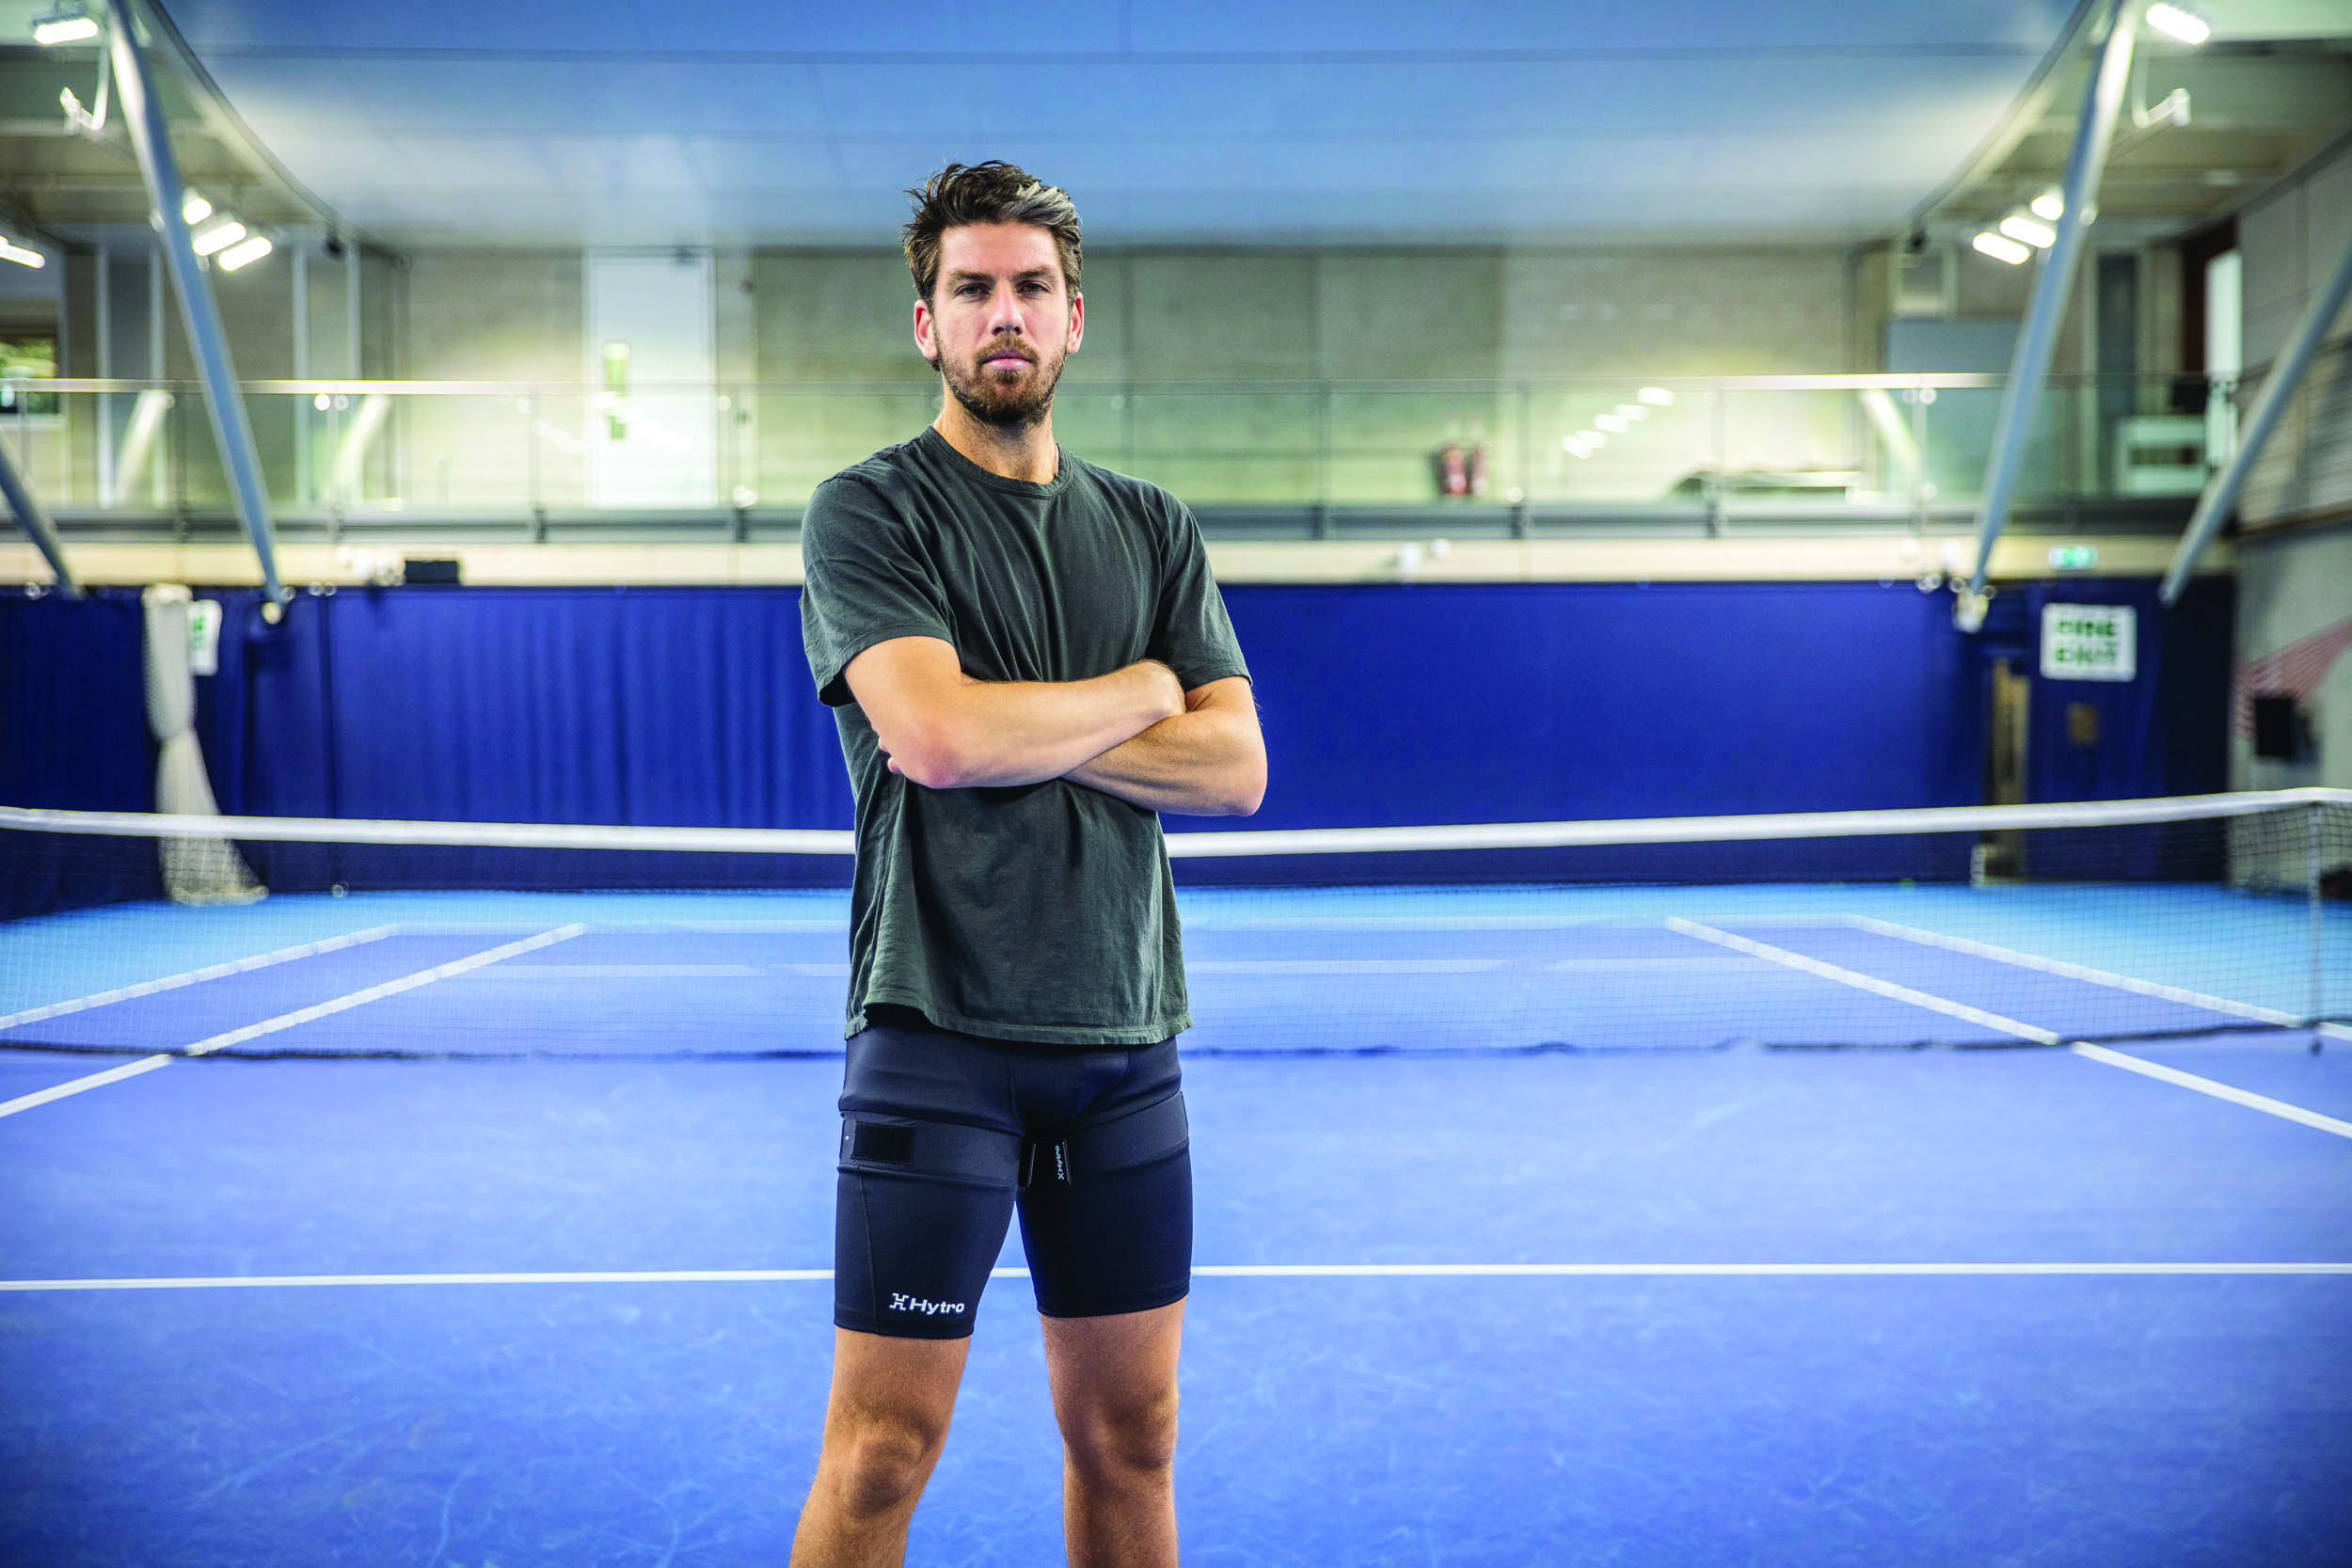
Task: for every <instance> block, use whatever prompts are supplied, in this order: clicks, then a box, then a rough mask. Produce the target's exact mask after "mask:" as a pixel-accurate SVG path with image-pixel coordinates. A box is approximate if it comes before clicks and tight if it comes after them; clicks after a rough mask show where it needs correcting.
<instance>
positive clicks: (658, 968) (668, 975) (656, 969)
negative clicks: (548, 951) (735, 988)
mask: <svg viewBox="0 0 2352 1568" xmlns="http://www.w3.org/2000/svg"><path fill="white" fill-rule="evenodd" d="M841 967H842V969H843V971H844V972H845V973H846V972H847V971H848V969H849V965H847V964H844V965H842V966H841ZM766 973H767V971H766V969H764V968H763V967H762V966H760V965H758V964H596V963H586V964H567V963H551V964H501V965H500V966H499V968H498V970H497V972H496V973H495V974H486V975H485V976H484V978H485V979H492V980H504V979H510V978H512V977H514V976H516V975H518V974H519V975H521V976H522V977H524V978H525V979H531V980H548V979H553V980H750V979H756V978H758V977H759V976H760V975H761V974H766Z"/></svg>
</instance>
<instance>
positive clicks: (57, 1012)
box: [0, 926, 400, 1049]
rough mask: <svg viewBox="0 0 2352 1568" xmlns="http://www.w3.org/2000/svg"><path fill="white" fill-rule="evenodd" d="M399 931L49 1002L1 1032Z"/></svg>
mask: <svg viewBox="0 0 2352 1568" xmlns="http://www.w3.org/2000/svg"><path fill="white" fill-rule="evenodd" d="M399 929H400V927H397V926H371V927H368V928H367V929H366V930H364V931H352V932H349V933H346V934H345V935H342V936H339V937H326V938H324V939H323V940H321V941H318V942H302V943H299V944H298V945H296V946H293V947H281V948H279V949H278V951H277V952H275V953H256V954H254V955H253V956H252V957H251V958H231V959H230V960H228V961H227V962H225V963H216V964H207V965H205V966H204V967H203V968H202V969H191V970H189V971H188V972H187V973H186V974H167V975H165V976H164V977H163V978H162V979H160V980H141V981H139V982H138V983H137V984H136V985H131V986H117V987H116V988H115V989H114V990H102V991H95V992H93V993H91V994H90V995H88V996H77V997H75V998H74V999H73V1000H72V1001H71V1002H52V1003H50V1004H49V1005H48V1006H42V1007H27V1008H25V1009H24V1011H23V1012H21V1013H9V1014H7V1015H6V1016H5V1017H0V1029H13V1028H16V1027H17V1026H18V1025H20V1024H25V1023H39V1022H41V1021H42V1020H43V1019H51V1018H63V1017H64V1016H65V1015H66V1014H68V1013H80V1012H87V1011H88V1010H89V1009H90V1008H92V1007H103V1006H108V1005H109V1004H111V1003H116V1002H129V1001H131V1000H133V999H135V998H136V997H141V996H152V995H154V994H155V993H156V992H157V991H166V990H179V989H180V988H181V987H183V986H193V985H199V984H201V983H202V982H204V981H206V980H217V979H220V978H222V977H223V976H225V975H230V974H248V973H250V972H251V971H253V970H257V969H267V968H268V967H269V966H270V965H272V964H282V963H290V962H292V961H293V960H294V959H296V958H316V957H318V955H320V954H321V953H333V952H338V951H340V950H341V949H342V948H345V947H357V946H358V944H359V943H361V942H374V941H377V940H378V939H380V938H383V937H389V936H390V935H391V934H392V933H393V932H395V931H397V930H399ZM7 1045H8V1042H7V1041H6V1040H0V1049H6V1047H7Z"/></svg>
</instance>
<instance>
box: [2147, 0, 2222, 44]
mask: <svg viewBox="0 0 2352 1568" xmlns="http://www.w3.org/2000/svg"><path fill="white" fill-rule="evenodd" d="M2148 25H2149V26H2151V27H2153V28H2154V29H2155V30H2156V31H2157V32H2159V33H2162V34H2164V35H2166V36H2167V37H2168V38H2174V39H2178V40H2180V41H2181V42H2183V43H2190V44H2195V43H2202V42H2204V41H2205V40H2207V39H2209V38H2211V37H2213V24H2212V23H2210V22H2207V21H2206V20H2205V19H2204V18H2203V17H2202V16H2201V15H2199V14H2198V13H2197V11H2196V10H2194V9H2193V8H2189V7H2187V6H2175V5H2170V4H2169V3H2167V0H2156V4H2154V5H2153V6H2151V7H2149V8H2148Z"/></svg>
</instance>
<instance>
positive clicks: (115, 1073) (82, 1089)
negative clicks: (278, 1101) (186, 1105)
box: [0, 925, 588, 1117]
mask: <svg viewBox="0 0 2352 1568" xmlns="http://www.w3.org/2000/svg"><path fill="white" fill-rule="evenodd" d="M587 928H588V927H585V926H579V925H573V926H559V927H556V928H555V929H553V930H551V931H542V932H540V933H539V934H538V935H537V936H534V937H526V938H524V939H523V940H522V941H520V942H508V943H506V944H505V945H504V946H502V947H493V948H490V949H489V950H487V951H486V952H482V953H475V954H472V955H470V956H469V957H467V958H454V959H452V960H451V961H450V962H448V963H445V964H436V965H435V966H434V967H432V968H431V969H423V970H419V971H418V972H417V973H416V974H404V975H402V976H401V977H400V978H399V979H397V980H387V981H385V982H384V983H383V984H381V985H375V986H370V987H368V988H367V989H366V990H355V991H353V992H351V993H350V994H349V995H347V996H338V997H336V998H334V999H333V1000H331V1001H327V1002H319V1003H313V1004H312V1005H311V1006H308V1007H301V1008H297V1009H295V1010H294V1011H293V1012H291V1013H280V1014H278V1016H277V1017H276V1018H271V1019H264V1020H262V1022H259V1023H248V1024H246V1025H245V1026H244V1027H243V1028H239V1029H230V1030H229V1031H227V1032H226V1033H224V1034H218V1035H215V1036H212V1037H210V1038H207V1039H200V1040H199V1041H197V1042H196V1043H195V1044H194V1045H191V1046H189V1047H187V1048H186V1050H185V1051H184V1052H183V1053H179V1054H184V1055H189V1056H202V1055H205V1054H208V1053H212V1052H215V1051H223V1050H226V1049H227V1048H229V1047H230V1046H232V1045H243V1044H244V1043H245V1042H246V1041H247V1040H251V1039H259V1038H261V1037H262V1036H263V1035H274V1034H277V1033H278V1031H279V1030H281V1029H292V1028H294V1026H295V1025H297V1024H302V1023H309V1022H312V1021H313V1020H316V1019H322V1018H327V1017H330V1016H331V1015H333V1014H336V1013H341V1012H348V1011H349V1010H350V1009H352V1008H354V1007H358V1006H365V1005H366V1004H368V1003H370V1002H379V1001H382V1000H383V999H384V998H385V997H387V996H397V995H399V994H400V993H401V992H402V991H407V990H416V989H417V988H418V987H419V986H429V985H431V984H432V983H433V982H434V981H436V980H446V979H448V978H449V977H450V976H451V975H453V974H465V973H466V972H467V971H469V970H473V969H480V968H481V967H482V966H483V965H484V964H494V963H496V962H498V961H499V960H500V959H501V958H513V957H514V956H515V955H516V954H517V953H529V952H532V951H535V950H536V949H538V948H542V947H547V946H550V945H552V944H553V943H555V942H563V941H565V940H567V939H568V938H571V937H576V936H578V935H580V933H581V932H582V931H584V930H586V929H587ZM179 1054H165V1055H154V1056H147V1057H143V1058H141V1059H140V1060H138V1061H135V1062H132V1063H129V1064H128V1065H126V1066H123V1067H119V1068H110V1069H107V1070H106V1071H104V1072H93V1073H91V1074H90V1075H89V1076H87V1077H86V1078H75V1079H72V1080H69V1081H68V1082H66V1083H63V1084H59V1085H56V1086H54V1087H52V1088H46V1089H41V1090H40V1091H38V1092H37V1093H33V1094H27V1095H20V1096H19V1097H17V1098H16V1099H14V1100H10V1101H0V1117H12V1116H14V1115H16V1113H18V1112H19V1111H29V1110H31V1109H32V1108H33V1107H34V1106H36V1105H46V1104H48V1103H49V1102H50V1101H56V1100H63V1099H65V1098H66V1097H67V1096H68V1095H75V1094H83V1093H86V1092H87V1091H88V1090H90V1089H95V1088H100V1087H103V1085H107V1084H116V1083H120V1082H121V1081H122V1080H123V1079H125V1078H130V1077H134V1076H135V1075H137V1074H139V1073H142V1072H152V1071H154V1070H155V1069H157V1068H159V1067H167V1066H169V1065H170V1064H171V1063H173V1062H175V1061H177V1060H179Z"/></svg>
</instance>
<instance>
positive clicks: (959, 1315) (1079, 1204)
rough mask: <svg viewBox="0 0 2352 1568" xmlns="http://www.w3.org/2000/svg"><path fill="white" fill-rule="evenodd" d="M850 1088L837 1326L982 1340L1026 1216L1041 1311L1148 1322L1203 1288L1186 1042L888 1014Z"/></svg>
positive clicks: (846, 1078)
mask: <svg viewBox="0 0 2352 1568" xmlns="http://www.w3.org/2000/svg"><path fill="white" fill-rule="evenodd" d="M867 1020H868V1027H867V1028H866V1029H863V1030H861V1031H860V1032H859V1033H857V1034H856V1035H853V1036H851V1037H850V1041H849V1060H848V1062H847V1064H846V1066H845V1069H844V1071H843V1076H842V1090H841V1158H840V1164H839V1167H838V1168H839V1171H840V1181H839V1187H838V1196H837V1199H836V1206H835V1211H834V1323H836V1324H838V1325H839V1326H841V1327H843V1328H850V1329H857V1330H860V1331H862V1332H864V1333H867V1334H886V1335H892V1336H895V1337H898V1338H921V1339H956V1338H963V1337H964V1336H966V1335H968V1334H970V1333H971V1332H972V1324H973V1321H974V1319H975V1317H976V1316H977V1312H978V1309H979V1303H980V1291H981V1290H982V1289H983V1288H984V1287H985V1286H986V1285H987V1283H988V1275H989V1270H990V1269H991V1268H993V1266H994V1265H995V1262H996V1257H997V1253H998V1251H999V1249H1000V1248H1001V1247H1002V1246H1003V1245H1004V1240H1005V1229H1006V1227H1007V1225H1008V1224H1009V1220H1010V1218H1011V1214H1012V1212H1013V1210H1014V1208H1015V1207H1016V1206H1017V1207H1018V1208H1019V1209H1020V1212H1021V1241H1022V1244H1023V1247H1024V1248H1025V1251H1026V1252H1027V1254H1028V1263H1029V1271H1030V1283H1031V1285H1032V1287H1033V1288H1034V1290H1035V1291H1036V1294H1037V1308H1038V1310H1039V1311H1040V1312H1041V1313H1043V1314H1044V1315H1045V1316H1047V1317H1049V1318H1094V1317H1104V1316H1107V1315H1109V1314H1111V1313H1116V1312H1141V1311H1145V1310H1147V1309H1149V1308H1151V1307H1166V1306H1168V1304H1169V1303H1171V1302H1175V1301H1180V1300H1182V1299H1183V1298H1184V1294H1185V1293H1186V1292H1187V1291H1189V1290H1190V1289H1191V1284H1192V1157H1191V1152H1190V1144H1189V1139H1188V1132H1187V1130H1186V1126H1185V1121H1184V1093H1183V1090H1182V1089H1181V1087H1180V1086H1179V1073H1178V1069H1177V1062H1176V1042H1175V1040H1173V1039H1167V1040H1162V1041H1161V1042H1159V1043H1158V1044H1157V1045H1146V1046H1138V1047H1134V1048H1131V1049H1130V1048H1106V1049H1099V1050H1084V1049H1078V1050H1073V1049H1071V1048H1068V1047H1058V1048H1057V1047H1051V1046H1039V1045H1028V1044H1025V1043H1023V1042H1020V1041H1016V1040H996V1039H983V1038H980V1037H977V1036H973V1035H964V1034H958V1033H956V1032H954V1031H952V1030H947V1029H942V1028H939V1027H937V1026H935V1025H934V1024H932V1023H931V1022H930V1021H928V1020H926V1019H924V1018H923V1017H922V1016H921V1015H919V1014H917V1013H914V1012H912V1011H910V1010H908V1009H905V1008H898V1007H875V1008H873V1009H870V1010H869V1012H868V1014H867Z"/></svg>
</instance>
